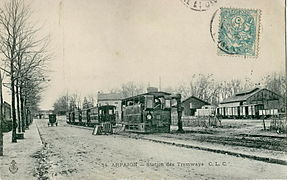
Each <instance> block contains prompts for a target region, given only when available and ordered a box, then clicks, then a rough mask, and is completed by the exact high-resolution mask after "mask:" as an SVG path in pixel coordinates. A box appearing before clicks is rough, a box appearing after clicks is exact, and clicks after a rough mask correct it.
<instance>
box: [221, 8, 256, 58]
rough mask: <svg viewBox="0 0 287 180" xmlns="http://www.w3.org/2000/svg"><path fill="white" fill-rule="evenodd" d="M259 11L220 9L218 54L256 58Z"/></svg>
mask: <svg viewBox="0 0 287 180" xmlns="http://www.w3.org/2000/svg"><path fill="white" fill-rule="evenodd" d="M260 15H261V10H256V9H237V8H220V17H219V18H220V20H219V29H218V51H217V52H218V54H219V55H231V56H234V55H237V56H244V57H257V56H258V45H259V44H258V43H259V30H260Z"/></svg>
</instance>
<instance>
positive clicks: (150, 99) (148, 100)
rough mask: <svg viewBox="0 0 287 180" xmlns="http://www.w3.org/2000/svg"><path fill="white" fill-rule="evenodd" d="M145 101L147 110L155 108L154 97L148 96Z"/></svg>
mask: <svg viewBox="0 0 287 180" xmlns="http://www.w3.org/2000/svg"><path fill="white" fill-rule="evenodd" d="M145 101H146V108H153V101H154V100H153V96H149V95H147V96H146V99H145Z"/></svg>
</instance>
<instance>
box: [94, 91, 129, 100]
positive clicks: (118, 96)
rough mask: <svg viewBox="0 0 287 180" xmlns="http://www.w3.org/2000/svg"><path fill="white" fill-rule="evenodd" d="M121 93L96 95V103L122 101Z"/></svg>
mask: <svg viewBox="0 0 287 180" xmlns="http://www.w3.org/2000/svg"><path fill="white" fill-rule="evenodd" d="M122 99H123V95H122V94H121V93H98V101H108V100H122Z"/></svg>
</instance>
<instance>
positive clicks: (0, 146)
mask: <svg viewBox="0 0 287 180" xmlns="http://www.w3.org/2000/svg"><path fill="white" fill-rule="evenodd" d="M2 81H3V79H2V74H1V71H0V156H3V132H2V130H3V128H2V125H3V123H2V122H3V117H4V115H3V95H2Z"/></svg>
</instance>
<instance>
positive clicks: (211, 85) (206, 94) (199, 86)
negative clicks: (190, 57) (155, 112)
mask: <svg viewBox="0 0 287 180" xmlns="http://www.w3.org/2000/svg"><path fill="white" fill-rule="evenodd" d="M255 87H261V88H267V89H269V90H271V91H273V92H275V93H277V94H279V95H281V96H282V97H284V100H285V99H286V77H285V75H284V74H280V73H272V74H269V75H266V76H264V77H262V78H261V80H260V81H259V82H256V83H255V82H252V81H251V80H250V79H249V78H246V79H244V80H239V79H232V80H229V81H221V82H220V81H216V80H215V79H214V77H213V75H211V74H209V75H203V74H198V75H194V76H193V77H192V78H191V81H190V82H189V83H186V84H181V85H180V86H179V87H175V88H166V89H165V91H168V92H173V93H180V94H181V95H182V99H185V98H187V97H189V96H196V97H198V98H200V99H202V100H205V101H207V102H209V103H211V104H214V105H218V104H219V103H220V102H221V101H222V100H223V99H225V98H227V97H230V96H233V95H234V94H236V93H238V92H241V91H243V90H248V89H253V88H255Z"/></svg>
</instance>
